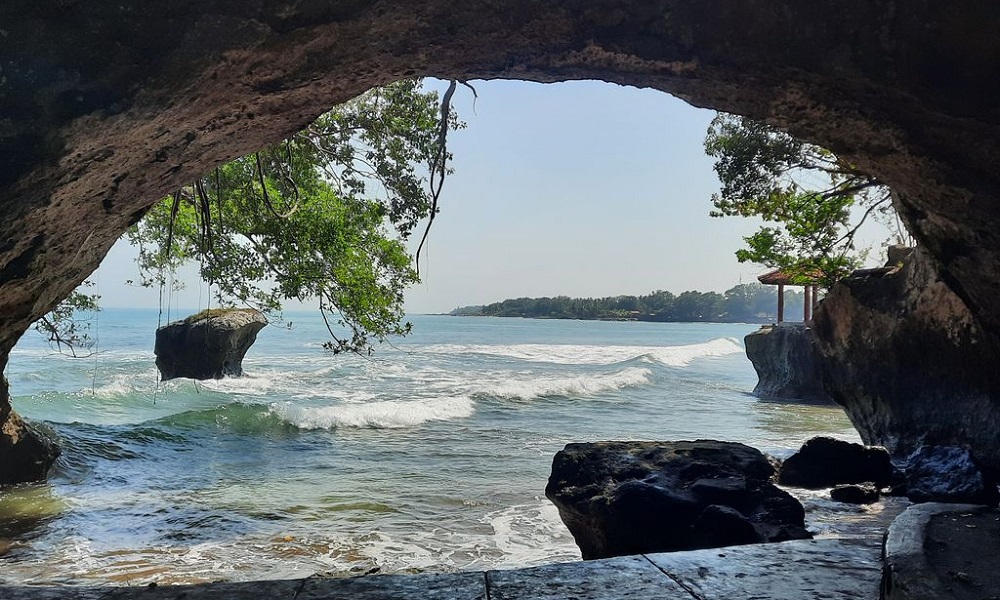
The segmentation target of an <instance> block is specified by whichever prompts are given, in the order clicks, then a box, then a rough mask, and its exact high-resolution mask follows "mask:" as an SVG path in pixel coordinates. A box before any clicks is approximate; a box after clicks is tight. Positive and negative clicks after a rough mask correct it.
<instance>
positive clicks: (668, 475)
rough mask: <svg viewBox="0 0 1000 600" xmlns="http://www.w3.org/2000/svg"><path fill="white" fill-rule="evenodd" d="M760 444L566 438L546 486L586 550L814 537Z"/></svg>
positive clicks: (592, 553)
mask: <svg viewBox="0 0 1000 600" xmlns="http://www.w3.org/2000/svg"><path fill="white" fill-rule="evenodd" d="M773 475H774V467H773V465H772V464H771V462H770V461H769V460H768V457H767V456H765V455H764V454H763V453H761V452H760V451H759V450H756V449H754V448H751V447H749V446H745V445H743V444H737V443H733V442H719V441H713V440H698V441H694V442H595V443H588V444H568V445H567V446H566V448H565V449H563V450H562V451H560V452H559V453H557V454H556V456H555V458H554V459H553V461H552V475H551V476H550V477H549V483H548V485H547V486H546V488H545V495H546V496H547V497H548V498H549V499H550V500H552V502H553V503H554V504H555V505H556V507H557V508H558V509H559V515H560V516H561V517H562V520H563V522H564V523H565V524H566V526H567V527H568V528H569V530H570V532H571V533H572V534H573V537H574V539H575V540H576V543H577V545H578V546H579V547H580V550H581V551H582V554H583V558H584V559H588V560H589V559H595V558H607V557H610V556H623V555H629V554H641V553H646V552H667V551H673V550H689V549H695V548H714V547H719V546H725V545H734V544H749V543H756V542H776V541H784V540H789V539H803V538H808V537H810V535H809V533H808V532H807V531H806V530H805V526H804V519H805V512H804V510H803V508H802V505H801V504H800V503H799V502H798V500H796V499H795V498H793V497H792V496H791V495H790V494H788V493H787V492H785V491H784V490H781V489H780V488H778V487H776V486H775V485H774V484H772V483H771V481H770V480H771V478H772V476H773Z"/></svg>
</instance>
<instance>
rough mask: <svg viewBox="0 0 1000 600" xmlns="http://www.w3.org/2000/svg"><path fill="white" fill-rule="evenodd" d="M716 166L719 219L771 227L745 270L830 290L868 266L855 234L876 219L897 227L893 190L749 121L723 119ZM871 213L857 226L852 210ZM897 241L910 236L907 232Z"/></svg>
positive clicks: (745, 257)
mask: <svg viewBox="0 0 1000 600" xmlns="http://www.w3.org/2000/svg"><path fill="white" fill-rule="evenodd" d="M705 151H706V153H707V154H708V155H709V156H712V157H714V158H715V159H716V163H715V172H716V173H717V174H718V176H719V180H720V181H721V182H722V190H721V191H720V192H719V193H717V194H713V196H712V203H713V204H714V205H715V210H713V211H712V212H711V213H710V214H711V215H712V216H714V217H721V216H742V217H760V218H762V219H763V220H764V221H765V222H766V223H773V224H774V225H767V224H765V225H763V226H762V227H761V228H760V229H759V230H758V231H757V232H756V233H754V234H753V235H751V236H748V237H746V238H744V241H745V242H746V247H745V248H742V249H740V250H738V251H737V253H736V256H737V259H738V260H739V261H740V262H756V263H760V264H763V265H765V266H767V267H772V268H780V269H782V270H783V271H785V272H787V273H789V274H790V275H791V276H792V277H793V280H794V279H798V280H799V281H800V282H801V283H806V282H808V281H810V280H815V279H818V280H819V281H820V282H821V283H822V284H823V285H825V286H827V287H829V286H830V285H832V284H833V283H834V282H836V281H837V280H839V279H841V278H842V277H844V276H845V275H847V274H849V273H850V272H851V271H853V270H854V269H856V268H857V267H859V266H860V264H861V262H862V260H863V258H864V254H863V253H862V252H859V251H858V249H857V248H856V247H855V234H856V233H857V232H858V229H859V228H860V226H861V224H862V223H863V222H864V221H865V219H867V218H868V217H869V216H871V215H873V214H874V215H876V216H881V217H882V218H883V220H886V221H888V220H891V219H892V218H893V216H894V213H893V212H892V200H891V194H890V191H889V188H887V187H886V186H885V185H883V184H882V182H881V181H879V180H878V179H876V178H875V177H872V176H870V175H868V174H867V173H864V172H862V171H861V170H859V169H858V168H857V167H856V166H855V165H852V164H850V163H848V162H847V161H844V160H842V159H840V158H839V157H837V156H836V155H834V154H833V153H832V152H830V151H828V150H826V149H824V148H820V147H819V146H815V145H812V144H807V143H804V142H801V141H798V140H796V139H795V138H793V137H792V136H790V135H788V134H787V133H785V132H783V131H781V130H779V129H777V128H775V127H772V126H770V125H767V124H766V123H762V122H760V121H755V120H753V119H749V118H746V117H740V116H735V115H728V114H719V115H718V116H717V117H716V118H715V119H714V120H713V121H712V123H711V125H710V126H709V129H708V134H707V135H706V138H705ZM855 206H860V207H863V208H864V209H865V212H864V215H863V216H862V218H861V220H860V222H858V223H855V224H852V223H851V209H852V208H853V207H855ZM896 225H897V227H898V231H897V233H898V234H899V235H901V236H902V235H905V233H903V232H902V228H901V226H898V220H897V221H896Z"/></svg>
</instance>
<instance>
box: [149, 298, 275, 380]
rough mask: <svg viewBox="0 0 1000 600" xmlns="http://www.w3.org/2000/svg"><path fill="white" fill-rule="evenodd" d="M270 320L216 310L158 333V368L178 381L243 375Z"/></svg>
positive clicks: (164, 377) (163, 376) (257, 313)
mask: <svg viewBox="0 0 1000 600" xmlns="http://www.w3.org/2000/svg"><path fill="white" fill-rule="evenodd" d="M265 325H267V318H265V317H264V315H263V314H262V313H261V312H260V311H257V310H253V309H213V310H211V311H202V312H200V313H198V314H196V315H192V316H190V317H188V318H186V319H184V320H181V321H175V322H173V323H170V324H169V325H165V326H163V327H160V328H159V329H157V330H156V350H155V352H156V367H157V368H158V369H159V370H160V377H161V379H162V380H163V381H166V380H168V379H174V378H175V377H190V378H191V379H221V378H222V377H239V376H241V375H242V374H243V357H244V356H246V353H247V350H249V349H250V346H252V345H253V343H254V342H255V341H256V340H257V333H258V332H259V331H260V330H261V329H263V328H264V326H265Z"/></svg>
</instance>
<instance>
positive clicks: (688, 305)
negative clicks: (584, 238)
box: [448, 283, 803, 323]
mask: <svg viewBox="0 0 1000 600" xmlns="http://www.w3.org/2000/svg"><path fill="white" fill-rule="evenodd" d="M802 302H803V295H802V292H801V291H786V292H785V315H786V318H787V319H789V320H794V319H795V316H796V315H801V314H802V308H803V307H802ZM777 312H778V292H777V288H776V287H774V286H765V285H761V284H759V283H743V284H740V285H737V286H734V287H732V288H730V289H728V290H726V291H725V293H722V294H720V293H718V292H697V291H687V292H683V293H681V294H678V295H674V294H672V293H670V292H667V291H663V290H658V291H655V292H652V293H650V294H647V295H645V296H609V297H607V298H570V297H568V296H556V297H554V298H513V299H509V300H503V301H502V302H494V303H493V304H486V305H483V306H463V307H460V308H456V309H455V310H453V311H451V312H450V313H448V314H450V315H454V316H485V317H528V318H534V319H584V320H607V321H659V322H684V323H687V322H711V323H766V322H771V321H774V320H775V319H776V318H777Z"/></svg>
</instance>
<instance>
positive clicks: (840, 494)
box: [830, 483, 879, 504]
mask: <svg viewBox="0 0 1000 600" xmlns="http://www.w3.org/2000/svg"><path fill="white" fill-rule="evenodd" d="M830 499H831V500H833V501H835V502H844V503H846V504H872V503H875V502H878V499H879V492H878V487H876V486H875V484H874V483H848V484H845V485H836V486H834V487H833V489H831V490H830Z"/></svg>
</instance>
